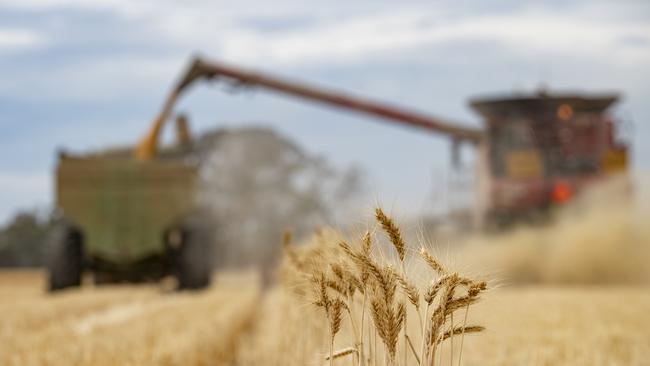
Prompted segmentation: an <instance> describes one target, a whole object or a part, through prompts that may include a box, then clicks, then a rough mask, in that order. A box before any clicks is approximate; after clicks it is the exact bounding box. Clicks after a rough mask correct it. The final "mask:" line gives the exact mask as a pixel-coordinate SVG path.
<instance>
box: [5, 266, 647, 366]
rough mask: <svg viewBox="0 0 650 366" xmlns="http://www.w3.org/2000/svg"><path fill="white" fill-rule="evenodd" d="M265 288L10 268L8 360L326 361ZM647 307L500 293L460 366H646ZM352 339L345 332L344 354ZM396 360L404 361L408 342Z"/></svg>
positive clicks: (445, 353) (321, 345) (307, 313)
mask: <svg viewBox="0 0 650 366" xmlns="http://www.w3.org/2000/svg"><path fill="white" fill-rule="evenodd" d="M256 283H257V278H256V277H255V276H254V275H253V274H252V273H248V272H245V273H219V274H218V275H217V276H216V281H215V284H214V285H213V286H212V287H211V288H210V289H209V290H207V291H203V292H196V293H174V292H170V291H168V290H166V288H165V286H164V285H160V284H158V285H138V286H133V285H121V286H108V287H101V288H93V287H92V286H89V285H86V286H85V287H84V288H82V289H80V290H71V291H65V292H64V293H60V294H56V295H49V294H47V293H45V292H44V291H43V288H44V276H43V274H42V273H41V272H39V271H19V272H11V271H5V272H1V273H0V311H1V312H2V320H1V321H0V364H1V365H327V364H328V361H327V360H326V358H327V355H328V346H327V345H328V341H327V340H328V331H327V323H326V322H324V321H323V319H322V314H321V313H320V311H319V309H318V308H317V307H315V306H314V305H313V304H312V303H311V302H310V300H309V298H308V297H305V296H296V294H295V289H293V288H291V287H287V286H282V285H277V286H275V287H273V288H271V289H270V290H269V291H268V292H266V293H265V294H264V295H261V294H260V293H259V290H258V288H257V286H256ZM648 309H650V291H648V288H647V287H644V286H557V285H552V286H544V285H529V286H520V287H497V288H495V289H492V290H490V291H489V292H488V293H487V294H486V295H485V296H484V298H483V299H482V301H481V302H479V303H477V304H475V305H473V306H472V309H471V313H470V318H471V319H472V320H477V321H479V322H480V323H481V324H482V325H483V326H485V328H486V330H485V331H483V332H481V333H479V334H476V335H468V337H467V338H466V339H465V340H464V351H463V355H462V361H461V364H462V365H649V364H650V316H649V314H648ZM409 326H410V327H413V328H411V329H414V328H415V327H417V325H416V324H409ZM349 337H351V334H350V329H348V328H346V326H345V325H343V327H342V329H341V332H340V335H339V337H338V338H337V344H336V347H343V346H345V345H346V344H347V343H348V342H349V341H350V338H349ZM375 341H377V340H375ZM377 342H379V341H377ZM447 347H448V346H447ZM457 348H458V345H456V349H457ZM440 356H441V357H440V361H441V363H440V365H452V364H453V365H456V364H457V362H458V361H459V360H458V352H457V351H456V353H455V356H454V358H453V359H452V358H450V355H449V349H448V348H445V347H443V348H442V350H441V353H440ZM396 360H398V361H397V364H399V365H402V364H404V362H403V361H402V360H403V353H402V349H401V348H400V347H398V348H397V357H396ZM452 360H453V363H452ZM333 363H334V364H335V365H353V360H352V358H350V357H349V356H344V357H341V358H338V359H336V360H334V362H333ZM407 363H408V364H409V365H416V364H417V362H416V361H415V360H414V359H413V357H411V356H409V358H407ZM378 364H379V363H378Z"/></svg>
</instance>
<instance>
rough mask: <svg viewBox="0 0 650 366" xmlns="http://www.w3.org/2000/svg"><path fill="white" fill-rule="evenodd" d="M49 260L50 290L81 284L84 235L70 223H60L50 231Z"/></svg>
mask: <svg viewBox="0 0 650 366" xmlns="http://www.w3.org/2000/svg"><path fill="white" fill-rule="evenodd" d="M49 245H50V247H49V253H48V254H49V255H48V260H47V269H48V276H49V278H48V284H49V290H50V291H56V290H62V289H65V288H68V287H74V286H79V285H81V275H82V272H83V235H82V233H81V231H79V230H78V229H76V228H75V227H73V226H72V225H70V224H67V223H60V224H58V225H56V226H55V227H54V228H53V229H52V232H51V233H50V240H49Z"/></svg>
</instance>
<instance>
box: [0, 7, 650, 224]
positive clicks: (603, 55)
mask: <svg viewBox="0 0 650 366" xmlns="http://www.w3.org/2000/svg"><path fill="white" fill-rule="evenodd" d="M196 54H200V55H203V56H204V57H207V58H212V59H215V60H222V61H227V62H230V63H234V64H237V65H241V66H245V67H248V68H253V69H259V70H263V71H267V72H271V73H274V74H279V75H283V76H287V77H291V78H294V79H299V80H305V81H309V82H311V83H314V84H317V85H323V86H327V87H330V88H334V89H339V90H345V91H348V92H351V93H354V94H358V95H362V96H366V97H371V98H374V99H377V100H380V101H386V102H390V103H392V104H397V105H402V106H405V107H410V108H413V109H415V110H418V111H422V112H426V113H429V114H432V115H434V116H439V117H443V118H448V119H450V120H454V121H461V122H462V123H465V124H466V125H468V126H474V127H480V126H481V121H480V119H479V118H478V116H477V115H476V114H474V113H472V111H471V110H470V109H469V108H468V106H467V101H468V99H469V98H472V97H476V96H484V95H493V94H499V95H507V94H511V93H515V92H516V93H521V92H534V91H535V90H537V89H538V88H539V87H540V86H544V87H545V88H547V89H548V90H549V91H551V92H553V91H558V92H562V91H584V92H609V91H613V92H620V93H622V101H621V103H619V104H618V105H617V106H616V108H615V110H614V113H615V115H617V116H619V117H620V118H622V119H624V120H626V121H628V122H629V125H630V126H632V128H629V129H627V130H626V131H627V137H628V138H629V139H630V140H631V141H632V144H633V164H634V169H635V170H636V171H642V170H643V171H645V170H647V168H648V167H650V143H649V142H648V141H650V103H649V102H650V71H648V70H650V67H649V66H650V2H647V1H633V0H626V1H597V0H596V1H575V2H566V1H545V2H531V1H500V2H486V1H480V0H479V1H431V0H429V1H400V2H395V1H385V0H361V1H347V2H336V1H329V0H327V1H326V0H315V1H309V2H306V1H292V0H276V1H250V0H242V1H237V2H225V1H170V0H161V1H154V0H142V1H129V0H97V1H84V0H61V1H55V0H21V1H6V0H0V223H2V222H4V221H6V220H7V219H8V218H9V217H10V215H11V214H12V213H13V212H15V211H16V210H18V209H30V208H37V207H40V208H43V207H47V206H48V205H49V204H51V202H52V200H53V193H52V192H53V180H52V173H53V171H54V168H55V162H56V151H57V150H58V149H61V148H64V149H66V150H69V151H77V152H79V151H89V150H93V149H98V148H103V147H106V146H111V145H129V144H134V143H135V142H136V141H137V140H138V139H140V138H141V136H142V135H143V134H144V133H145V132H146V130H147V128H148V127H149V123H150V121H151V119H152V117H153V116H154V115H155V113H156V112H157V111H158V109H159V107H160V105H161V103H162V101H163V98H164V96H165V93H166V92H167V91H168V89H169V87H170V86H171V85H172V84H173V82H174V81H175V79H176V77H178V75H179V74H180V73H181V72H182V70H183V68H184V67H185V66H186V64H187V63H188V61H189V59H190V57H191V56H192V55H196ZM177 110H178V111H184V112H186V113H187V114H189V116H190V118H191V123H192V127H193V129H194V130H196V131H204V130H206V129H210V128H215V127H235V126H245V125H260V124H261V125H266V126H271V127H273V128H276V129H277V130H279V131H281V132H282V133H283V134H286V135H288V136H290V137H291V138H293V139H295V140H297V141H298V142H299V143H300V144H301V145H302V146H304V148H305V149H306V150H308V151H310V152H312V153H314V154H319V155H322V156H325V157H326V158H327V159H329V160H330V161H331V162H332V163H333V164H335V165H337V166H349V165H350V164H357V165H358V166H360V167H362V168H363V169H364V170H365V172H366V177H367V189H366V190H365V191H364V197H365V198H363V199H366V200H367V201H368V202H369V203H372V202H376V201H380V202H382V203H385V204H386V205H388V206H394V207H399V208H401V209H402V211H407V212H410V213H414V214H417V213H425V212H432V211H436V210H438V209H439V208H440V207H441V206H444V205H447V204H449V203H448V202H446V201H445V200H446V196H445V195H444V194H440V187H442V186H445V187H446V183H445V181H446V180H447V179H448V178H446V177H447V174H448V170H449V168H448V166H449V141H448V140H447V139H445V138H444V137H442V136H439V135H434V134H430V133H427V132H423V131H418V130H413V129H408V128H404V127H401V126H396V125H393V124H388V123H384V122H381V121H377V120H373V119H369V118H367V117H363V116H360V115H355V114H351V113H348V112H342V111H337V110H333V109H329V108H326V107H323V106H320V105H315V104H310V103H305V102H303V101H297V100H294V99H291V98H287V97H285V96H280V95H274V94H270V93H267V92H263V91H257V92H246V93H243V94H242V93H240V94H231V93H228V90H226V89H225V88H223V87H222V86H219V85H209V84H204V85H197V86H194V87H193V88H192V89H191V90H190V91H189V92H188V93H187V94H186V95H185V96H184V97H183V98H182V100H181V101H180V103H179V105H178V106H177ZM472 155H473V153H472V151H471V149H469V148H468V149H465V151H464V158H465V159H466V160H467V161H468V162H469V161H471V159H472ZM436 192H437V193H436Z"/></svg>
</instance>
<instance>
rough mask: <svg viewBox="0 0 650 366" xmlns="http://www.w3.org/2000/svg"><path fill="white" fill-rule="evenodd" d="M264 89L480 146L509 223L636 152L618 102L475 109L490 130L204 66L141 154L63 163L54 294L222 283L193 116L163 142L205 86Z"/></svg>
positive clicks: (198, 63)
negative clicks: (213, 263) (613, 111)
mask: <svg viewBox="0 0 650 366" xmlns="http://www.w3.org/2000/svg"><path fill="white" fill-rule="evenodd" d="M201 79H212V80H216V81H223V82H226V83H228V84H230V85H231V86H233V87H234V89H236V88H237V87H245V88H247V89H250V88H260V89H265V90H270V91H275V92H280V93H284V94H287V95H290V96H294V97H298V98H302V99H306V100H311V101H315V102H319V103H323V104H326V105H329V106H334V107H338V108H342V109H345V110H351V111H356V112H359V113H363V114H366V115H369V116H372V117H377V118H380V119H383V120H386V121H390V122H396V123H399V124H400V125H404V126H410V127H416V128H420V129H423V130H425V131H429V132H433V133H436V134H442V135H444V136H447V137H448V138H450V140H451V141H452V144H451V146H452V154H451V156H452V165H453V164H455V163H456V162H457V159H456V157H457V156H458V147H459V146H460V145H461V144H463V143H467V144H470V145H473V146H476V147H477V148H478V159H477V161H478V163H477V170H478V173H477V178H478V179H477V180H478V182H479V184H478V185H477V186H478V187H479V188H478V189H477V192H478V193H479V194H478V195H477V197H478V198H477V202H478V204H477V207H478V210H477V212H479V213H480V215H478V216H479V217H480V218H481V219H482V220H483V221H484V222H488V223H489V222H493V223H503V222H507V221H509V220H511V219H514V218H517V217H521V216H526V215H529V214H531V213H537V212H542V211H544V210H547V209H548V208H549V207H550V206H552V205H553V204H554V203H558V204H559V203H562V202H566V201H567V200H569V199H570V198H571V196H573V195H574V193H576V192H578V191H580V190H581V189H582V188H583V187H584V186H585V185H588V184H589V183H590V182H593V181H597V180H599V179H601V178H602V177H604V176H606V175H607V174H609V173H612V172H620V171H625V170H626V167H627V146H626V145H625V144H623V143H620V142H618V141H617V139H616V129H617V125H616V124H615V123H614V121H613V120H612V119H611V118H610V117H608V116H607V114H606V113H605V112H606V109H607V108H608V106H609V105H610V104H612V103H613V102H614V101H615V100H616V97H615V96H601V97H586V96H549V95H546V94H539V95H533V96H528V97H508V98H501V99H489V98H488V99H480V100H475V101H472V103H471V106H472V107H473V108H474V109H475V110H476V111H478V112H479V113H480V114H481V115H482V116H483V117H484V119H485V128H484V129H477V128H470V127H465V126H463V125H461V124H457V123H453V122H449V121H446V120H442V119H440V118H436V117H432V116H430V115H426V114H422V113H419V112H414V111H411V110H408V109H403V108H398V107H395V106H390V105H387V104H384V103H378V102H374V101H371V100H368V99H364V98H358V97H353V96H350V95H347V94H343V93H339V92H334V91H329V90H326V89H323V88H318V87H314V86H310V85H307V84H304V83H300V82H296V81H290V80H286V79H282V78H278V77H273V76H269V75H265V74H261V73H257V72H253V71H249V70H243V69H240V68H238V67H234V66H230V65H226V64H222V63H217V62H208V61H205V60H203V59H201V58H195V59H194V60H193V61H192V62H191V64H190V67H189V68H188V69H187V71H186V72H185V73H184V74H183V76H182V77H181V79H180V80H179V81H178V83H177V84H176V85H175V87H174V88H173V89H172V91H171V93H170V94H169V95H168V97H167V99H166V100H165V103H164V105H163V107H162V110H161V112H160V113H159V114H158V116H157V117H156V118H155V119H154V121H153V123H152V126H151V129H150V130H149V132H148V133H147V135H146V136H145V138H144V139H143V140H142V141H141V142H140V143H139V144H138V145H137V146H135V147H134V148H127V149H121V150H119V149H118V150H111V151H106V152H100V153H93V154H86V155H72V154H68V153H61V154H60V155H59V160H58V166H57V171H56V175H57V177H56V203H57V206H58V208H59V209H60V211H61V213H62V217H63V219H62V224H61V225H60V226H59V227H58V230H56V232H55V235H54V238H53V243H54V244H55V245H54V250H53V253H52V256H51V260H50V264H49V272H50V288H51V289H53V290H55V289H60V288H65V287H70V286H76V285H79V283H80V279H81V274H82V272H83V271H84V270H85V269H90V270H92V271H93V272H94V275H95V279H96V281H97V282H100V283H101V282H112V281H119V280H124V281H139V280H144V279H158V278H161V277H162V276H165V275H168V274H173V275H175V276H176V277H177V278H178V282H179V287H180V288H200V287H204V286H207V285H208V283H209V280H210V269H211V267H210V261H209V259H210V257H211V255H210V254H209V249H210V245H209V235H208V234H209V230H208V228H207V227H206V226H208V225H207V224H206V223H209V222H210V220H209V219H208V220H206V218H205V213H201V212H202V211H201V210H200V209H199V208H198V206H197V204H196V201H195V199H194V198H195V196H196V188H195V187H196V183H197V182H196V181H197V176H198V173H197V172H198V169H199V165H198V162H197V161H198V160H197V159H196V158H195V157H194V156H193V153H194V152H195V151H194V150H195V146H194V143H193V142H192V140H191V138H190V136H189V133H188V129H187V125H186V123H185V120H184V119H182V118H181V119H178V120H177V125H176V126H177V144H176V146H173V147H165V148H159V146H158V145H159V144H158V137H159V135H160V133H161V130H162V128H163V126H164V124H165V122H166V121H167V120H168V119H169V117H170V115H171V114H172V112H173V107H174V104H175V103H176V100H177V98H178V97H179V96H180V95H181V94H182V93H183V91H185V90H186V89H187V87H188V86H189V85H191V84H192V83H193V82H194V81H196V80H201Z"/></svg>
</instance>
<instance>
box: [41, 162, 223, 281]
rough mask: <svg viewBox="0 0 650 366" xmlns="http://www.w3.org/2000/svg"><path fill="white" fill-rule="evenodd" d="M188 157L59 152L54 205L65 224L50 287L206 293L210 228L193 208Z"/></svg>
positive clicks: (56, 241) (57, 238)
mask: <svg viewBox="0 0 650 366" xmlns="http://www.w3.org/2000/svg"><path fill="white" fill-rule="evenodd" d="M185 156H186V155H185V154H182V153H178V152H177V151H175V152H173V153H167V154H164V153H161V154H160V156H158V157H156V158H155V159H151V160H148V161H141V160H138V159H134V158H133V157H132V154H131V153H130V152H129V151H119V150H117V151H109V152H104V153H98V154H87V155H70V154H67V153H60V154H59V159H58V165H57V168H56V204H57V206H58V209H59V211H60V213H61V214H62V217H63V218H62V220H60V221H61V222H60V223H59V224H58V225H57V227H56V228H55V230H54V232H53V235H52V238H51V245H52V246H51V255H50V260H49V273H50V276H49V286H50V289H51V290H58V289H63V288H66V287H71V286H78V285H79V284H80V283H81V277H82V273H83V272H84V270H90V271H92V272H93V276H94V280H95V283H107V282H122V281H128V282H136V281H147V280H157V279H160V278H161V277H163V276H166V275H174V276H175V277H176V278H177V280H178V285H179V288H182V289H187V288H202V287H205V286H207V285H208V284H209V281H210V276H211V263H210V256H211V254H210V245H211V240H210V231H209V228H208V225H207V224H208V223H209V222H208V220H206V216H205V215H201V214H199V212H198V210H197V208H196V205H195V200H194V197H195V191H196V185H197V182H196V181H197V167H196V166H195V165H194V164H190V163H188V162H187V160H188V159H187V158H184V157H185Z"/></svg>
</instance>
